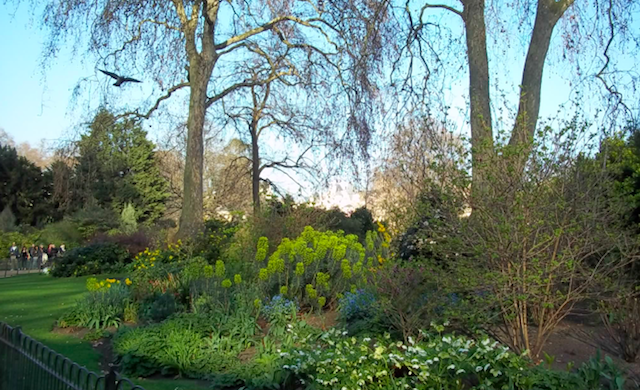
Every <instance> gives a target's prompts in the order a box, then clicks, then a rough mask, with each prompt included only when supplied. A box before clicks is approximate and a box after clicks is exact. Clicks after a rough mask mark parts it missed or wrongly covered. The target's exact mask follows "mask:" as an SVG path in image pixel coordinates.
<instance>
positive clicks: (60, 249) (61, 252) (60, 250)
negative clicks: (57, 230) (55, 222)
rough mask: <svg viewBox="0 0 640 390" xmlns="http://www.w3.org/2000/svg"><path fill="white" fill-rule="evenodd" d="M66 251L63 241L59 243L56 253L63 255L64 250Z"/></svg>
mask: <svg viewBox="0 0 640 390" xmlns="http://www.w3.org/2000/svg"><path fill="white" fill-rule="evenodd" d="M66 251H67V247H66V246H65V245H64V242H63V243H62V244H60V248H58V255H61V256H62V255H63V254H64V252H66Z"/></svg>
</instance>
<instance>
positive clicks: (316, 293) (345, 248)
mask: <svg viewBox="0 0 640 390" xmlns="http://www.w3.org/2000/svg"><path fill="white" fill-rule="evenodd" d="M367 237H368V239H367V242H366V247H365V246H363V245H362V244H361V243H360V242H358V237H357V236H355V235H347V236H345V235H344V234H342V232H338V233H333V232H330V231H327V232H318V231H316V230H314V229H313V228H312V227H310V226H307V227H306V228H305V229H304V231H303V232H302V234H301V235H300V237H298V238H296V239H295V240H289V239H288V238H285V239H283V240H282V242H281V243H280V245H278V247H277V249H276V250H275V251H274V252H273V253H272V254H271V255H270V256H268V253H269V242H268V240H267V238H266V237H261V238H260V239H259V240H258V245H257V251H256V255H255V261H256V262H257V263H258V264H259V266H260V268H259V271H258V279H259V283H261V285H262V286H263V288H264V289H265V290H266V292H267V295H268V296H272V295H275V294H278V293H280V294H282V295H283V296H284V297H286V298H288V299H297V300H298V302H300V304H306V305H308V306H309V307H312V308H319V309H321V308H322V307H323V306H325V305H331V304H332V303H333V302H334V301H335V300H336V298H337V296H338V294H340V293H343V292H344V291H350V290H354V291H355V289H356V288H357V287H358V286H363V285H366V284H367V278H368V276H369V275H370V274H371V272H372V270H373V269H374V267H377V266H378V265H379V264H380V263H383V262H384V261H385V260H384V259H385V258H387V257H388V255H389V253H388V242H387V241H386V240H384V239H380V237H379V236H378V235H377V234H376V235H375V237H374V236H373V235H372V234H368V235H367ZM265 262H266V264H264V263H265Z"/></svg>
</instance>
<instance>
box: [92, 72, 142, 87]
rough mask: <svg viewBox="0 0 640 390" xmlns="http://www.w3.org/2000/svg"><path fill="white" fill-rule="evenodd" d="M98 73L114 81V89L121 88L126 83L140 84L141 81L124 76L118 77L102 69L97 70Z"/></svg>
mask: <svg viewBox="0 0 640 390" xmlns="http://www.w3.org/2000/svg"><path fill="white" fill-rule="evenodd" d="M98 70H99V71H100V72H102V73H104V74H106V75H107V76H109V77H111V78H113V79H115V80H116V82H115V83H113V85H115V86H116V87H119V86H121V85H122V84H123V83H126V82H132V83H141V82H142V81H140V80H136V79H132V78H131V77H124V76H118V75H117V74H115V73H111V72H107V71H106V70H102V69H98Z"/></svg>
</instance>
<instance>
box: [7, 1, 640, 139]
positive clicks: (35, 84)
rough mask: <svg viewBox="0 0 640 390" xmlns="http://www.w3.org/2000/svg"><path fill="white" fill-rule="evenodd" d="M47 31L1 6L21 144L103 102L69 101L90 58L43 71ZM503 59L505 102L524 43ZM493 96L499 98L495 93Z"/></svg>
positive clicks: (559, 96)
mask: <svg viewBox="0 0 640 390" xmlns="http://www.w3.org/2000/svg"><path fill="white" fill-rule="evenodd" d="M632 27H633V28H636V29H637V27H638V26H632ZM42 34H43V32H42V31H41V30H39V28H38V26H37V23H36V22H34V21H33V20H31V16H30V15H29V14H28V11H27V7H25V4H22V5H21V6H20V7H19V8H18V9H17V11H16V7H15V6H7V5H5V6H0V36H1V37H3V39H2V40H0V50H1V51H0V52H1V53H4V54H5V56H4V58H3V59H2V60H0V72H1V74H2V75H3V77H1V78H0V128H4V130H5V131H7V132H8V133H9V134H10V135H11V136H12V137H13V138H14V139H15V141H16V142H18V143H20V142H25V141H27V142H30V143H31V144H32V145H37V144H38V143H39V141H40V140H41V139H45V140H48V141H49V142H51V143H53V142H55V141H56V140H59V139H66V138H68V137H70V136H71V134H72V131H73V130H74V129H77V128H78V124H79V123H81V122H82V121H83V119H84V117H83V115H84V114H85V113H86V108H87V107H95V106H97V105H98V104H99V101H100V96H99V94H98V93H96V92H98V91H99V89H96V88H94V91H95V92H94V97H93V98H92V97H91V96H89V95H85V96H83V98H82V99H81V100H80V101H79V102H78V104H79V105H80V106H76V107H75V108H74V107H73V106H71V105H70V104H69V101H70V98H71V96H72V91H73V88H74V87H75V85H76V84H77V82H78V80H79V79H80V78H83V77H89V78H90V80H91V83H92V84H93V85H94V86H95V85H105V84H104V83H106V80H105V79H104V77H105V76H102V75H101V74H99V73H96V71H95V69H94V64H93V63H91V61H87V62H83V59H82V57H80V56H76V57H72V56H71V54H70V50H63V51H62V52H61V53H60V55H59V56H58V58H57V60H56V61H55V62H53V63H52V64H50V67H49V69H48V70H47V71H46V72H42V70H41V68H40V54H41V52H42V44H43V41H44V39H43V36H42ZM560 39H561V38H560V37H558V36H556V37H554V42H553V43H552V54H553V50H556V51H557V49H553V48H554V47H557V46H559V40H560ZM525 43H526V42H525ZM556 54H557V53H556ZM499 60H500V61H504V63H501V64H495V63H492V64H491V66H492V70H494V71H495V68H496V67H499V70H500V83H499V86H500V88H502V89H503V90H505V91H506V92H507V99H506V100H507V102H506V103H507V104H513V101H512V100H513V98H514V97H516V96H517V85H518V81H519V79H520V77H521V72H522V65H523V63H524V45H521V47H519V46H518V43H517V42H515V43H514V45H513V47H511V48H510V49H509V50H508V52H507V53H506V55H505V56H503V57H501V58H500V59H499ZM568 72H569V73H568ZM570 72H572V69H571V68H570V67H567V66H563V65H560V66H555V65H548V66H547V67H546V68H545V79H544V82H543V99H542V108H541V116H542V117H547V116H554V115H556V113H557V110H558V108H559V106H560V105H561V104H565V103H568V102H569V101H570V99H571V97H572V96H573V95H572V89H571V84H570V81H569V80H570V79H571V74H570ZM134 76H135V75H134ZM100 83H102V84H100ZM148 92H149V91H147V89H146V88H145V87H142V86H137V85H136V86H129V87H127V89H125V90H123V91H122V92H121V93H122V95H123V99H124V100H127V99H128V100H127V101H128V102H129V104H130V105H131V106H135V104H136V103H135V102H136V101H141V99H143V98H144V97H147V96H148V95H145V93H148ZM118 93H120V91H118ZM466 93H467V92H466V76H463V77H460V79H459V81H458V82H457V83H455V84H452V85H450V92H449V101H450V103H451V105H452V106H453V108H452V109H451V110H450V113H451V115H452V117H453V118H454V120H455V121H456V122H458V124H459V127H460V129H459V130H460V131H462V132H464V131H465V125H464V115H465V110H466V108H465V107H466V97H465V95H466ZM492 97H493V98H494V99H496V100H495V101H498V98H499V97H498V96H497V94H496V93H494V94H493V96H492ZM587 103H589V99H587ZM174 104H175V103H174ZM178 104H179V103H178ZM586 109H587V112H589V111H590V110H593V107H589V106H588V105H587V108H586ZM567 114H569V113H567ZM571 115H572V114H570V115H567V116H571ZM155 127H156V126H150V129H151V136H152V138H157V137H159V136H160V135H159V134H157V133H154V128H155Z"/></svg>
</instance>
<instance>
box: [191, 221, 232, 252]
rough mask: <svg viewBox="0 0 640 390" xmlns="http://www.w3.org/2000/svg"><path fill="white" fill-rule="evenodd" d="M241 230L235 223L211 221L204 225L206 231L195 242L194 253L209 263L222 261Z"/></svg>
mask: <svg viewBox="0 0 640 390" xmlns="http://www.w3.org/2000/svg"><path fill="white" fill-rule="evenodd" d="M239 228H240V226H239V224H238V223H237V222H235V221H232V222H227V221H223V220H219V219H209V220H207V221H205V223H204V231H203V233H202V234H201V235H200V236H198V238H197V239H196V241H195V245H194V251H195V253H199V254H200V255H201V256H202V257H204V258H205V259H207V261H209V262H212V263H213V262H215V261H216V260H220V258H221V257H222V252H223V251H224V249H225V248H226V247H227V246H228V245H229V243H230V241H231V239H232V238H233V237H234V236H235V234H236V232H237V231H238V229H239Z"/></svg>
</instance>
